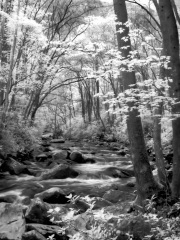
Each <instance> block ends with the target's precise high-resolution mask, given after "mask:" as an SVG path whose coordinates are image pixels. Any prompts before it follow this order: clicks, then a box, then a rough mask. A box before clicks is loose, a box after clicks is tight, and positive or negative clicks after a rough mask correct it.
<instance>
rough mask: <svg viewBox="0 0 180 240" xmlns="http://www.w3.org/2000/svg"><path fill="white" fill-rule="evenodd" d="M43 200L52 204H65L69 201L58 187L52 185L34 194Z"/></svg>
mask: <svg viewBox="0 0 180 240" xmlns="http://www.w3.org/2000/svg"><path fill="white" fill-rule="evenodd" d="M35 197H39V198H40V199H42V200H43V201H44V202H47V203H52V204H65V203H67V202H68V201H69V198H67V197H66V194H65V193H64V191H63V190H62V189H61V188H59V187H53V188H50V189H48V190H45V191H43V192H41V193H38V194H36V195H35Z"/></svg>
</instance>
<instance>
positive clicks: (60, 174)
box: [37, 164, 79, 180]
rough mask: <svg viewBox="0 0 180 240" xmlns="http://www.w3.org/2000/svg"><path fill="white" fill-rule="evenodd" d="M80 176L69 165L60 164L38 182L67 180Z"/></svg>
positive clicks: (44, 174) (48, 171)
mask: <svg viewBox="0 0 180 240" xmlns="http://www.w3.org/2000/svg"><path fill="white" fill-rule="evenodd" d="M78 175H79V173H78V172H77V171H75V170H74V169H72V168H71V167H69V166H68V165H67V164H60V165H58V166H55V167H54V168H52V169H50V170H47V171H46V172H43V173H42V174H41V176H39V177H37V179H38V180H46V179H65V178H75V177H77V176H78Z"/></svg>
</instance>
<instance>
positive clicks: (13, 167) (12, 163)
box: [1, 158, 32, 175]
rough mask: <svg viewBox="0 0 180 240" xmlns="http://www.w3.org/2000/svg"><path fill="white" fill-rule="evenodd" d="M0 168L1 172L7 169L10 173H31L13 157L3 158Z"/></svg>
mask: <svg viewBox="0 0 180 240" xmlns="http://www.w3.org/2000/svg"><path fill="white" fill-rule="evenodd" d="M1 170H2V171H3V172H6V171H8V172H9V173H10V174H12V175H19V174H21V173H23V174H30V175H32V174H31V173H30V171H29V170H28V168H27V167H26V166H25V165H24V164H22V163H19V162H17V161H16V160H14V159H13V158H8V159H7V160H5V161H4V163H3V164H2V166H1Z"/></svg>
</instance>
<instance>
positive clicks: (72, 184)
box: [0, 142, 131, 203]
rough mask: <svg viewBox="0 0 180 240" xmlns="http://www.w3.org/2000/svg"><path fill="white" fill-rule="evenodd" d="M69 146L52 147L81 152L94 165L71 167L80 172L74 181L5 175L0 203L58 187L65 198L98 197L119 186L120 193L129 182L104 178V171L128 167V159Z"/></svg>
mask: <svg viewBox="0 0 180 240" xmlns="http://www.w3.org/2000/svg"><path fill="white" fill-rule="evenodd" d="M68 144H69V145H68ZM68 144H67V143H66V145H65V144H55V147H56V148H59V149H61V148H65V147H66V148H68V147H70V149H71V150H80V151H82V153H83V154H86V156H88V157H91V158H93V159H95V161H96V163H94V164H89V163H87V164H75V165H73V166H72V167H73V168H74V169H75V170H76V171H78V172H79V176H78V177H77V178H66V179H50V180H43V181H37V180H35V177H33V176H29V175H21V176H11V175H8V174H7V175H6V176H5V178H4V179H0V199H1V198H2V197H12V196H14V197H15V198H17V200H18V201H23V200H24V199H27V198H28V199H31V198H33V197H34V195H35V194H37V193H39V192H42V191H44V190H45V189H48V188H50V187H60V188H62V189H63V190H64V191H65V193H67V194H68V193H70V192H75V193H76V194H81V195H82V193H83V194H84V195H88V194H98V195H101V191H102V189H103V188H107V187H108V186H111V185H112V184H119V183H121V185H122V189H123V186H125V185H126V183H127V181H129V178H121V179H119V178H113V177H110V176H108V175H106V174H104V171H105V170H106V169H107V168H109V167H123V168H129V167H131V162H130V161H129V159H128V158H126V157H121V156H118V155H117V154H116V152H115V151H111V150H109V149H105V147H100V146H93V145H90V144H89V143H85V144H83V146H78V147H74V145H75V144H76V143H74V144H73V147H72V146H71V145H72V143H71V142H68ZM92 153H93V154H92ZM33 164H34V166H33V165H32V166H33V167H34V168H36V167H38V166H37V165H36V163H33ZM124 189H126V187H124ZM102 192H103V191H102ZM27 203H28V201H27Z"/></svg>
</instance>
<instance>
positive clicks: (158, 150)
mask: <svg viewBox="0 0 180 240" xmlns="http://www.w3.org/2000/svg"><path fill="white" fill-rule="evenodd" d="M161 116H162V104H161V105H159V106H158V107H156V108H155V110H154V117H153V118H154V119H153V141H154V151H155V155H156V166H157V170H158V177H159V182H160V183H161V184H162V185H163V186H164V187H165V188H166V189H167V190H169V189H170V188H169V183H168V179H167V175H166V169H165V165H164V156H163V150H162V144H161Z"/></svg>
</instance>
